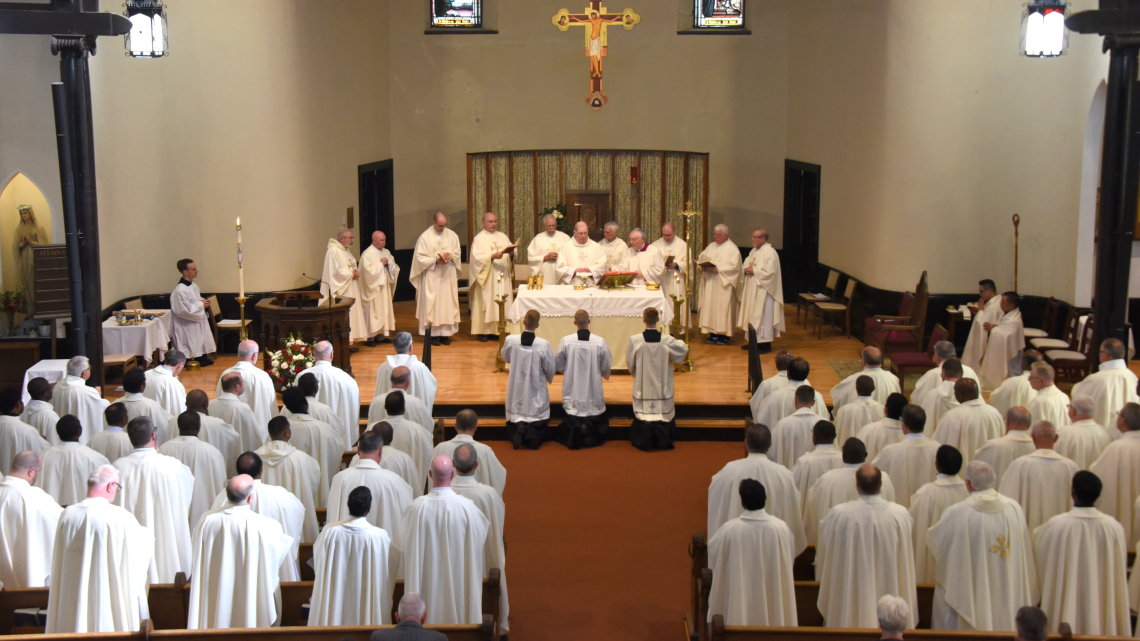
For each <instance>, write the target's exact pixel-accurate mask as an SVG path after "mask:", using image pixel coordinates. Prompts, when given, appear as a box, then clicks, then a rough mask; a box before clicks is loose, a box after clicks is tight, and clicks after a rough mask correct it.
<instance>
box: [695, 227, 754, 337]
mask: <svg viewBox="0 0 1140 641" xmlns="http://www.w3.org/2000/svg"><path fill="white" fill-rule="evenodd" d="M697 262H698V263H704V262H709V263H713V264H714V265H716V268H717V271H716V273H707V272H704V271H702V272H700V279H701V288H700V292H699V293H698V295H699V296H700V307H699V312H700V313H699V315H698V323H699V325H700V328H701V332H703V333H705V334H724V335H727V336H732V330H733V329H734V328H735V327H736V321H737V318H736V286H737V284H738V283H739V282H740V274H741V273H743V272H742V271H741V268H740V248H739V247H737V246H736V245H735V244H733V243H730V242H728V241H725V242H724V243H721V244H717V243H716V242H712V243H709V246H708V247H705V250H704V251H703V252H701V254H700V256H698V257H697ZM698 269H700V268H699V266H698Z"/></svg>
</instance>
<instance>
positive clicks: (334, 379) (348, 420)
mask: <svg viewBox="0 0 1140 641" xmlns="http://www.w3.org/2000/svg"><path fill="white" fill-rule="evenodd" d="M307 373H309V374H312V375H313V376H316V377H317V382H318V383H319V387H318V389H317V400H318V401H320V402H321V403H324V404H325V405H327V406H328V408H329V409H330V410H332V411H333V413H335V414H336V416H337V418H338V419H340V420H339V421H338V422H339V423H340V425H339V426H340V427H341V428H342V429H343V430H344V447H345V449H348V448H350V447H352V444H353V443H355V442H356V440H357V439H358V438H360V386H359V385H357V384H356V379H355V378H353V377H352V374H349V373H348V372H346V371H344V370H343V369H341V368H339V367H337V366H335V365H333V364H332V363H330V362H328V361H317V362H316V363H314V364H313V366H312V367H310V368H309V370H308V372H307ZM334 427H336V426H334Z"/></svg>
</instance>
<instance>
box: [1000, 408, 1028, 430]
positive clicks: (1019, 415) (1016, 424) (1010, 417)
mask: <svg viewBox="0 0 1140 641" xmlns="http://www.w3.org/2000/svg"><path fill="white" fill-rule="evenodd" d="M1032 420H1033V419H1032V418H1030V415H1029V410H1027V409H1025V408H1024V407H1021V406H1020V405H1014V406H1013V407H1011V408H1009V410H1008V411H1007V412H1006V413H1005V429H1006V431H1010V430H1013V431H1025V430H1027V429H1029V424H1030V423H1031V422H1032Z"/></svg>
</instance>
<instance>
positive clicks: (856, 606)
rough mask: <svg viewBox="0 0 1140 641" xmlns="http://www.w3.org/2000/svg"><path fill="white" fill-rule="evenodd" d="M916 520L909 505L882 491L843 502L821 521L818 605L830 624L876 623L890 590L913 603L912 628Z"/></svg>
mask: <svg viewBox="0 0 1140 641" xmlns="http://www.w3.org/2000/svg"><path fill="white" fill-rule="evenodd" d="M912 523H913V521H912V520H911V518H910V514H909V513H907V511H906V508H904V507H903V506H901V505H898V504H897V503H891V502H889V501H886V500H885V499H883V497H881V496H877V495H876V496H860V497H859V498H857V499H855V500H853V501H849V502H847V503H843V504H842V505H837V506H835V507H834V508H832V510H831V511H830V512H828V513H827V517H826V518H825V519H824V520H823V523H822V524H820V533H819V543H818V544H817V545H816V552H815V568H816V570H815V575H816V578H818V579H819V582H820V585H819V600H818V601H817V602H816V604H817V605H818V606H819V611H820V613H821V614H822V615H823V618H824V621H825V622H826V625H827V626H828V627H836V628H874V627H877V626H878V624H879V620H878V618H877V617H876V616H875V604H876V603H877V602H878V601H879V597H880V596H882V595H884V594H893V595H896V596H898V597H899V598H901V599H903V600H904V601H906V602H907V605H908V606H910V613H909V616H908V617H907V627H908V628H913V627H914V626H915V625H917V623H918V597H917V594H916V591H915V582H914V550H913V547H912V543H911V537H912V533H911V528H912Z"/></svg>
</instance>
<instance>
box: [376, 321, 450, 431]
mask: <svg viewBox="0 0 1140 641" xmlns="http://www.w3.org/2000/svg"><path fill="white" fill-rule="evenodd" d="M449 336H450V334H449ZM400 366H404V367H407V368H408V369H409V370H411V378H410V379H408V380H409V383H408V393H409V394H411V395H412V396H415V397H416V398H418V399H420V400H421V401H423V402H424V405H427V408H428V412H429V413H431V412H432V409H433V408H434V406H435V393H436V390H438V389H439V385H438V384H437V383H436V380H435V374H432V373H431V370H430V369H428V367H427V365H424V364H423V363H421V362H420V359H418V358H416V355H415V354H390V355H389V356H388V357H387V358H386V359H384V362H383V363H381V364H380V367H377V368H376V388H375V390H374V391H373V392H372V394H373V396H374V397H375V396H384V395H385V394H386V393H387V392H388V391H390V390H391V389H392V370H394V369H396V368H397V367H400Z"/></svg>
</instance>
